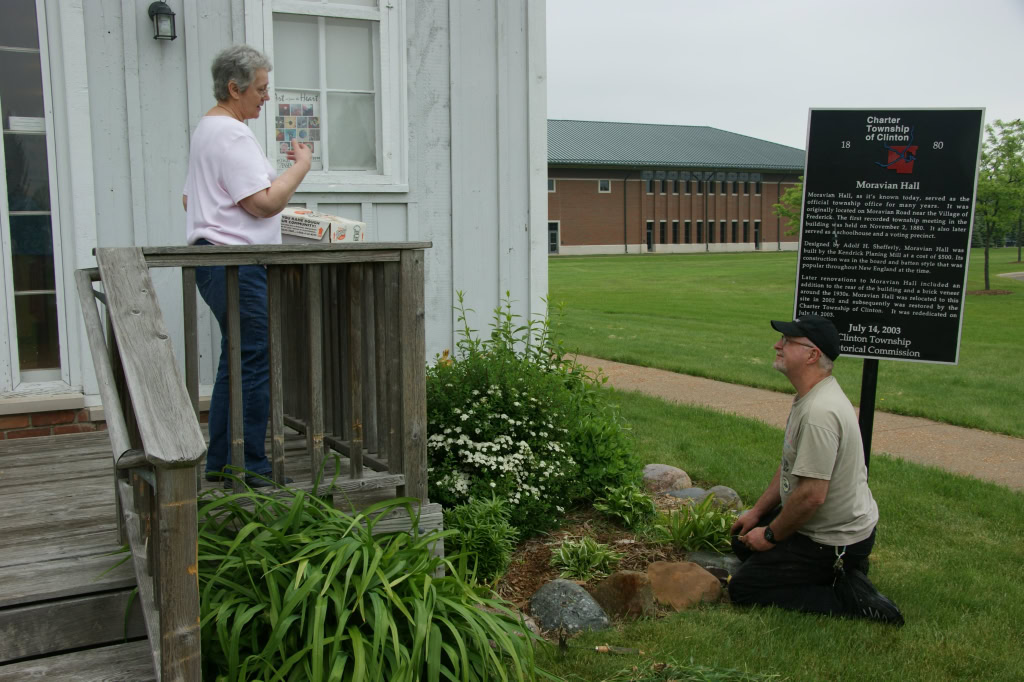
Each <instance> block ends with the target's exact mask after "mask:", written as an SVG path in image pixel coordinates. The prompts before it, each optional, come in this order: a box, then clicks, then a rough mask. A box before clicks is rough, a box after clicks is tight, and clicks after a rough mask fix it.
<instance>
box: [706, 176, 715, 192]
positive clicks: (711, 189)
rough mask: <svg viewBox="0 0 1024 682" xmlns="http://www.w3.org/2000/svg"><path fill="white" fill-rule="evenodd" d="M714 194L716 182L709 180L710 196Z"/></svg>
mask: <svg viewBox="0 0 1024 682" xmlns="http://www.w3.org/2000/svg"><path fill="white" fill-rule="evenodd" d="M714 193H715V181H714V180H709V181H708V194H710V195H714Z"/></svg>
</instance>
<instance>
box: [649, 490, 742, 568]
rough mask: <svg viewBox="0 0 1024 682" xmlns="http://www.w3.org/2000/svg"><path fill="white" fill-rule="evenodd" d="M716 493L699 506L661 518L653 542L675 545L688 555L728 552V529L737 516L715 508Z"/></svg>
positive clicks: (653, 529) (678, 510)
mask: <svg viewBox="0 0 1024 682" xmlns="http://www.w3.org/2000/svg"><path fill="white" fill-rule="evenodd" d="M714 497H715V496H714V494H711V495H708V496H707V497H705V498H704V500H703V501H702V502H701V503H700V504H695V505H690V506H687V507H683V508H682V509H677V510H673V511H672V512H671V513H670V514H668V515H664V514H663V515H661V516H660V518H659V519H658V520H657V521H655V523H654V526H653V527H652V529H651V535H652V539H653V540H655V541H656V542H665V543H670V544H672V545H675V546H676V547H679V548H680V549H685V550H686V551H688V552H694V551H697V550H711V551H714V552H719V553H722V552H727V551H729V549H730V547H731V536H730V534H729V528H730V527H731V526H732V523H733V521H735V520H736V514H735V513H734V512H732V511H728V510H720V509H718V508H716V507H715V506H714Z"/></svg>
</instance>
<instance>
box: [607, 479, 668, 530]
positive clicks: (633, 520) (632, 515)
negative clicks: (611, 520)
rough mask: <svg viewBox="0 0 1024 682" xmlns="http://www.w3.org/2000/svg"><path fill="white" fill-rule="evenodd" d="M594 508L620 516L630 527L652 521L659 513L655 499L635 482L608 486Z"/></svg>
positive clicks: (610, 514)
mask: <svg viewBox="0 0 1024 682" xmlns="http://www.w3.org/2000/svg"><path fill="white" fill-rule="evenodd" d="M594 509H596V510H598V511H601V512H604V513H605V514H608V515H609V516H614V517H616V518H618V519H619V520H620V521H622V522H623V523H624V524H625V525H626V528H630V529H633V528H637V527H638V526H641V525H643V524H644V523H646V522H647V521H650V520H651V519H652V518H653V517H654V515H655V513H657V509H655V507H654V500H652V499H651V496H650V495H648V494H647V493H646V492H645V491H644V490H643V489H642V488H641V487H640V486H638V485H636V484H635V483H630V484H627V485H623V486H618V487H615V488H608V490H606V491H605V494H604V496H603V497H599V498H597V501H596V502H595V503H594Z"/></svg>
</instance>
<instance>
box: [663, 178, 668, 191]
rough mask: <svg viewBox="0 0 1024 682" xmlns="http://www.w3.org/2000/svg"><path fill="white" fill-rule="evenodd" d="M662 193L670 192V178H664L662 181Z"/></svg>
mask: <svg viewBox="0 0 1024 682" xmlns="http://www.w3.org/2000/svg"><path fill="white" fill-rule="evenodd" d="M661 193H662V194H667V193H668V180H662V181H661Z"/></svg>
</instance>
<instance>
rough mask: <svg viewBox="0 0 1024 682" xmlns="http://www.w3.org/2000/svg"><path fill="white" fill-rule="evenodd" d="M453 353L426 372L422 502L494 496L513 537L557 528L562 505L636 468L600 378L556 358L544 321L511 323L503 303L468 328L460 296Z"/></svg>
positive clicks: (560, 354)
mask: <svg viewBox="0 0 1024 682" xmlns="http://www.w3.org/2000/svg"><path fill="white" fill-rule="evenodd" d="M455 309H456V311H457V313H458V320H459V322H460V323H461V324H462V329H461V330H460V331H459V340H458V342H457V344H456V352H455V356H454V357H448V356H447V354H445V355H442V356H439V357H438V358H437V359H436V361H435V363H434V364H433V365H432V366H430V367H428V368H427V414H428V422H429V425H428V438H427V453H428V460H429V469H428V471H429V474H430V477H429V480H430V497H431V499H432V500H436V501H437V502H440V503H441V504H443V505H445V506H448V507H451V506H456V505H459V504H463V503H465V502H467V501H468V500H470V499H472V498H489V497H491V496H492V495H496V496H497V497H499V498H502V499H505V500H507V501H508V504H509V509H510V512H511V513H510V522H511V523H512V525H514V526H515V527H516V528H517V529H519V530H520V531H521V532H522V533H523V534H530V533H534V532H537V531H541V530H546V529H548V528H551V527H553V526H554V525H556V524H557V522H558V519H559V518H560V516H561V514H562V512H564V511H565V509H566V508H567V507H568V506H570V505H572V504H575V503H577V502H579V501H581V500H584V499H593V497H594V496H595V495H596V494H597V493H599V492H601V491H603V490H604V489H605V488H606V486H608V485H620V484H622V483H625V482H627V481H629V480H634V479H635V478H636V477H637V475H638V473H639V468H640V467H639V464H638V463H637V462H636V460H635V458H634V457H633V456H632V453H631V450H630V448H629V442H628V440H627V436H626V433H625V430H624V427H623V425H622V423H621V421H620V420H619V417H618V414H617V413H616V412H615V410H614V409H613V408H612V407H610V406H609V405H608V404H607V401H606V399H605V397H604V395H603V394H602V393H601V391H600V385H601V383H602V381H601V380H600V379H599V378H598V377H596V376H595V375H593V374H588V373H587V372H586V371H585V370H584V369H583V368H582V367H580V366H579V365H577V364H576V363H575V362H573V361H571V360H568V359H566V357H565V352H564V350H563V349H562V347H561V344H558V343H555V342H554V341H553V340H552V339H551V337H550V334H549V323H548V320H547V318H544V319H542V320H531V321H530V322H528V323H526V324H522V323H521V322H520V316H518V315H515V314H513V313H512V301H511V300H510V299H508V298H506V299H504V300H503V302H502V305H500V306H498V307H497V308H496V309H495V310H494V316H493V319H492V322H491V330H490V334H489V335H488V336H487V337H485V338H477V337H476V336H475V334H476V330H475V329H472V328H470V326H469V322H468V318H467V313H468V312H472V311H469V310H467V309H466V308H465V306H464V297H463V294H462V292H458V305H457V306H456V308H455Z"/></svg>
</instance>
